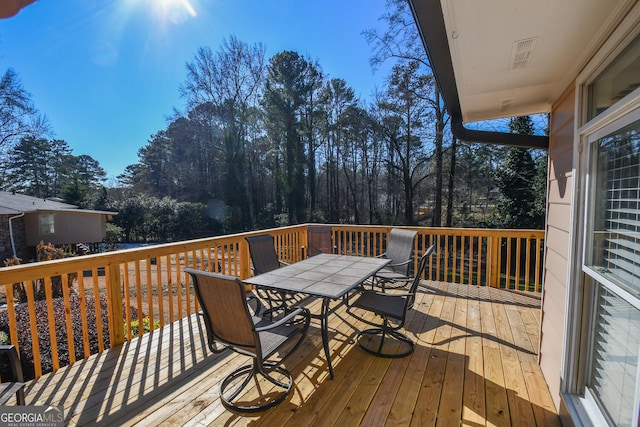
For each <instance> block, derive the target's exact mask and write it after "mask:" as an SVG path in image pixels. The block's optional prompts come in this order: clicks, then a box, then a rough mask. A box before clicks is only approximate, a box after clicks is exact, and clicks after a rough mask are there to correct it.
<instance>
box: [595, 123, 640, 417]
mask: <svg viewBox="0 0 640 427" xmlns="http://www.w3.org/2000/svg"><path fill="white" fill-rule="evenodd" d="M636 115H638V114H637V113H636V114H632V115H629V116H626V117H625V119H623V120H619V121H616V122H614V123H612V124H611V125H610V126H609V127H605V128H603V131H602V132H603V133H606V132H608V131H609V129H611V128H614V129H615V130H614V131H613V132H612V133H609V134H606V135H605V136H602V137H600V135H599V134H598V133H594V135H592V136H591V137H590V138H589V141H590V147H591V153H590V154H591V155H590V157H591V162H590V174H589V176H590V185H589V187H590V188H589V190H590V192H589V194H590V200H588V201H587V209H586V214H587V218H588V219H587V221H586V223H587V233H585V234H586V236H585V240H586V241H587V242H591V244H588V243H586V244H585V246H584V247H585V256H584V259H585V262H584V265H583V270H584V272H585V274H586V275H587V276H588V278H587V280H592V281H593V283H594V287H593V288H594V290H595V298H593V306H592V309H591V310H590V312H591V313H592V316H593V318H592V322H591V327H590V344H589V356H588V373H587V382H586V387H587V389H588V391H589V396H591V398H592V399H593V401H594V402H595V404H596V405H597V406H598V408H599V409H600V411H601V412H602V415H603V416H604V417H605V419H606V420H607V421H608V422H609V423H610V424H611V425H616V426H632V425H637V407H638V394H637V392H636V390H637V389H638V386H639V376H638V366H639V365H638V356H639V352H640V300H639V299H638V298H639V297H640V120H636V121H634V122H632V123H631V124H629V125H626V126H625V125H624V123H625V122H627V121H629V120H631V119H633V118H634V117H635V116H636Z"/></svg>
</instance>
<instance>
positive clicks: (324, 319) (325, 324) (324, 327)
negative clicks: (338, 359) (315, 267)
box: [320, 298, 333, 379]
mask: <svg viewBox="0 0 640 427" xmlns="http://www.w3.org/2000/svg"><path fill="white" fill-rule="evenodd" d="M330 301H331V300H330V299H329V298H323V299H322V315H321V316H320V329H321V331H322V346H323V347H324V355H325V357H326V358H327V365H328V366H329V378H330V379H333V366H332V365H331V353H330V352H329V302H330Z"/></svg>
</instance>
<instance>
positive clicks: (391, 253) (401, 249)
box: [373, 228, 418, 291]
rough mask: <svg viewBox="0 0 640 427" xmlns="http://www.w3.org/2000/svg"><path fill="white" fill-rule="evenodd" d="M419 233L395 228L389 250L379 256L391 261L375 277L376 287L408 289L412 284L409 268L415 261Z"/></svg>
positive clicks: (390, 236) (389, 242)
mask: <svg viewBox="0 0 640 427" xmlns="http://www.w3.org/2000/svg"><path fill="white" fill-rule="evenodd" d="M417 235H418V232H417V231H414V230H405V229H402V228H394V229H392V230H391V233H389V241H388V243H387V250H386V251H385V252H384V253H382V254H381V255H379V257H381V258H387V259H390V260H391V263H390V264H388V265H387V266H386V267H385V268H383V269H382V270H380V271H379V272H377V273H376V274H375V276H374V277H373V283H374V285H377V286H380V287H381V288H382V290H383V291H384V289H385V288H399V287H406V286H408V285H409V283H410V282H411V275H410V272H409V267H410V264H411V262H412V261H413V257H412V256H411V255H412V254H413V247H414V245H415V240H416V236H417Z"/></svg>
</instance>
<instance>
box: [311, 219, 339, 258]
mask: <svg viewBox="0 0 640 427" xmlns="http://www.w3.org/2000/svg"><path fill="white" fill-rule="evenodd" d="M307 247H308V249H307V257H311V256H314V255H318V254H332V253H335V248H334V245H333V231H332V229H331V226H330V225H310V226H308V227H307Z"/></svg>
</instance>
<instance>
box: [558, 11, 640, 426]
mask: <svg viewBox="0 0 640 427" xmlns="http://www.w3.org/2000/svg"><path fill="white" fill-rule="evenodd" d="M639 21H640V4H636V5H635V6H634V7H633V9H632V10H631V11H630V12H629V14H628V15H627V16H626V17H625V19H624V20H623V22H622V23H621V24H620V25H619V26H618V27H617V28H616V29H615V31H613V33H612V34H611V36H610V37H609V38H608V39H607V41H606V42H605V43H603V45H602V48H601V49H600V50H599V51H598V52H597V53H596V54H595V55H594V57H593V58H592V60H591V61H590V62H589V63H588V64H587V66H585V68H584V69H583V71H582V72H581V73H580V74H579V75H578V77H577V78H576V83H575V93H576V102H575V106H574V118H575V119H574V144H573V169H572V175H573V176H574V185H573V192H572V194H571V206H572V212H571V220H570V230H571V233H570V240H569V254H568V262H569V268H568V271H567V281H566V283H567V289H566V292H567V293H566V299H565V301H566V305H565V313H566V317H565V325H564V337H565V338H564V343H563V348H562V366H561V373H560V376H561V379H562V382H561V386H560V387H561V390H560V392H561V394H562V398H563V401H564V402H565V404H566V406H567V410H568V411H569V415H570V416H571V418H572V421H573V422H574V424H575V425H577V426H580V425H607V423H606V420H604V418H603V417H602V414H601V413H600V409H599V407H597V404H596V403H595V401H594V400H593V398H592V397H591V396H590V394H589V392H588V390H587V389H586V388H583V386H584V381H585V380H584V375H585V374H586V373H584V372H580V371H581V370H582V369H581V367H580V366H578V364H579V363H578V361H579V359H580V356H581V354H580V353H581V351H582V349H583V348H585V347H584V340H585V339H587V338H588V337H587V336H584V335H583V332H584V330H585V329H584V327H583V324H582V323H583V322H584V319H585V318H584V316H583V310H584V306H583V303H584V301H585V298H584V297H585V295H584V292H585V290H584V288H585V286H584V285H585V281H587V280H591V279H587V278H585V276H586V275H585V274H584V273H583V271H582V264H583V256H584V252H585V251H584V243H585V242H584V238H583V236H585V233H586V231H587V230H586V227H587V226H588V224H587V223H586V221H585V214H584V213H585V211H584V208H583V206H585V203H586V200H587V195H586V194H584V191H585V189H588V188H589V187H587V184H588V181H587V178H588V177H587V176H586V175H587V174H586V172H585V168H588V166H589V160H590V159H589V152H590V149H589V148H590V147H589V140H588V138H589V139H591V136H592V135H594V134H596V133H597V134H600V133H601V132H602V133H604V135H603V136H606V134H607V133H606V130H605V129H606V128H608V127H609V126H611V125H612V124H613V123H614V122H616V121H617V120H618V119H620V118H622V120H627V119H626V118H624V116H626V115H628V114H631V113H632V112H633V111H634V110H635V109H638V108H640V88H638V89H636V90H634V91H633V92H631V93H630V94H629V95H627V96H626V97H624V98H623V99H621V100H620V101H618V102H617V103H615V104H614V105H613V106H611V107H610V108H609V109H608V110H607V111H606V112H604V113H602V114H600V115H599V116H597V117H596V118H593V119H592V120H591V121H589V122H587V123H585V121H586V113H587V108H586V107H587V101H588V100H587V97H586V88H587V86H588V85H589V84H590V83H591V82H592V81H593V80H595V78H596V77H597V76H598V74H599V73H600V72H601V71H602V70H604V68H606V66H608V65H609V63H611V61H613V60H614V59H615V58H616V57H617V56H618V55H619V54H620V53H621V52H622V50H624V48H625V47H626V46H627V45H628V44H629V43H630V42H631V41H632V40H633V39H634V38H635V37H636V36H638V34H640V26H638V25H637V23H638V22H639ZM632 121H633V120H632ZM583 123H584V124H583ZM620 123H621V122H620ZM615 127H616V128H617V127H618V123H616V125H615ZM586 170H588V169H586ZM581 342H582V343H581ZM583 390H584V391H585V396H584V397H583V396H580V395H578V394H577V393H579V392H580V393H582V391H583Z"/></svg>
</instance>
